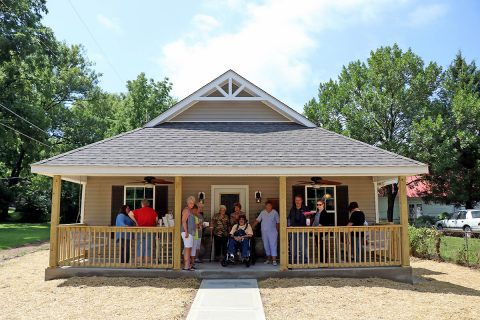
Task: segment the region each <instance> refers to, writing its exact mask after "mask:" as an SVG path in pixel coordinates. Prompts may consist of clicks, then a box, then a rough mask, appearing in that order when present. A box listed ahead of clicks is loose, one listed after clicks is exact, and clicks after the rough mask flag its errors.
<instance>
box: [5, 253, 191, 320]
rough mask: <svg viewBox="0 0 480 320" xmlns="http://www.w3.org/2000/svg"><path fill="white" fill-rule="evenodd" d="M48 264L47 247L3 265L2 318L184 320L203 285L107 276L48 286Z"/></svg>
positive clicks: (76, 279)
mask: <svg viewBox="0 0 480 320" xmlns="http://www.w3.org/2000/svg"><path fill="white" fill-rule="evenodd" d="M46 248H48V247H46ZM4 255H6V254H5V253H4ZM47 265H48V251H47V250H45V247H43V248H41V249H39V250H38V251H36V252H33V253H27V254H25V255H23V256H20V257H16V258H12V259H9V260H4V261H3V262H0V301H1V303H0V306H1V308H0V319H130V320H132V319H184V318H185V317H186V314H187V312H188V309H189V308H190V304H191V303H192V302H193V298H194V297H195V294H196V292H197V288H198V287H199V284H200V283H199V282H198V281H196V280H185V279H183V280H169V279H136V278H104V277H91V278H71V279H66V280H52V281H44V271H45V266H47Z"/></svg>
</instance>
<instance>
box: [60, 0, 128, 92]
mask: <svg viewBox="0 0 480 320" xmlns="http://www.w3.org/2000/svg"><path fill="white" fill-rule="evenodd" d="M68 3H70V6H71V7H72V9H73V11H74V12H75V14H76V15H77V17H78V19H79V20H80V22H81V23H82V24H83V26H84V27H85V29H86V30H87V32H88V33H89V34H90V37H92V39H93V42H95V44H96V45H97V47H98V49H100V51H101V53H102V54H103V56H104V57H105V60H107V62H108V64H109V65H110V68H112V70H113V71H114V72H115V74H116V76H117V77H118V79H119V80H120V81H121V82H122V83H124V82H125V81H124V80H123V78H122V77H121V76H120V73H118V71H117V69H116V68H115V67H114V66H113V64H112V63H111V62H110V60H109V59H108V57H107V55H106V54H105V52H104V51H103V49H102V47H101V46H100V44H99V43H98V41H97V39H95V37H94V35H93V33H92V32H91V31H90V29H89V28H88V26H87V24H86V23H85V21H84V20H83V19H82V17H81V16H80V13H78V11H77V9H75V6H74V5H73V3H72V1H71V0H68Z"/></svg>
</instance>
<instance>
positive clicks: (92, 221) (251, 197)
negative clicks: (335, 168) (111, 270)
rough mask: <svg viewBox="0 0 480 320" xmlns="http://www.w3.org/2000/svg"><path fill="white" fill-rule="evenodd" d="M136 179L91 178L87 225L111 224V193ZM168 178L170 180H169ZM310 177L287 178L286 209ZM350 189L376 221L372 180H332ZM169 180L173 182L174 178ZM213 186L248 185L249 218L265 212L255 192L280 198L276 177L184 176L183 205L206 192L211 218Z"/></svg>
mask: <svg viewBox="0 0 480 320" xmlns="http://www.w3.org/2000/svg"><path fill="white" fill-rule="evenodd" d="M141 179H142V177H140V178H138V177H137V178H135V177H118V178H117V177H89V178H88V183H87V188H86V194H85V217H84V222H85V223H86V224H89V225H109V224H110V210H111V209H110V206H111V192H112V186H114V185H126V184H129V182H131V181H136V180H141ZM167 179H168V178H167ZM309 179H310V177H298V178H288V179H287V207H288V208H290V207H291V206H292V185H294V184H296V183H297V181H300V180H309ZM329 179H331V180H336V181H340V182H342V184H343V185H347V186H348V193H349V195H348V198H349V201H357V202H358V204H359V206H360V208H361V209H362V210H363V211H364V212H365V215H366V217H367V221H368V222H369V223H373V222H375V194H374V189H373V182H372V178H371V177H329ZM168 180H171V181H173V178H169V179H168ZM212 185H248V186H249V192H248V201H249V217H250V218H253V217H255V216H256V214H257V213H258V212H260V211H261V210H262V207H263V204H262V203H256V202H255V194H254V192H255V191H256V190H260V191H261V192H262V202H264V201H265V200H266V199H268V198H278V178H276V177H225V178H221V177H220V178H215V177H211V178H210V177H185V178H184V179H183V198H184V199H183V202H184V200H185V199H186V198H187V197H188V196H190V195H193V196H195V197H197V196H198V192H200V191H203V192H205V197H206V199H205V216H206V217H207V218H209V217H210V216H211V186H212ZM173 206H174V191H173V185H169V192H168V208H169V210H173Z"/></svg>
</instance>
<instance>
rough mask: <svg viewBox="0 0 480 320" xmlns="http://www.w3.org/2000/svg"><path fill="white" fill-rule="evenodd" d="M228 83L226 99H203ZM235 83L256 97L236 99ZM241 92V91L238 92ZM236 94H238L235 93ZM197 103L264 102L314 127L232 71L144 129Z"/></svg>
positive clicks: (295, 120) (305, 119) (291, 117)
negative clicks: (210, 92)
mask: <svg viewBox="0 0 480 320" xmlns="http://www.w3.org/2000/svg"><path fill="white" fill-rule="evenodd" d="M226 81H228V84H229V92H228V95H227V96H226V97H205V96H204V95H205V93H206V92H208V91H210V90H212V89H213V88H215V89H217V90H218V88H217V87H218V86H221V84H224V83H225V82H226ZM233 81H235V82H236V83H237V84H239V85H240V87H243V88H242V90H248V91H251V92H252V93H254V94H255V95H257V97H237V96H236V95H234V94H233V93H232V92H231V91H232V82H233ZM237 91H238V90H236V91H235V93H237ZM220 92H221V93H222V94H224V93H225V91H224V90H223V89H222V90H221V91H220ZM239 92H241V91H239ZM237 94H238V93H237ZM198 101H264V102H266V103H268V104H269V106H270V107H271V108H272V109H274V110H275V111H277V112H279V113H281V114H282V115H284V116H286V117H287V118H288V119H290V120H292V121H294V122H296V123H299V124H301V125H304V126H306V127H311V128H314V127H316V125H315V124H314V123H312V122H311V121H310V120H308V119H307V118H305V117H304V116H302V115H301V114H299V113H298V112H296V111H295V110H293V109H291V108H290V107H288V106H287V105H286V104H284V103H283V102H281V101H280V100H278V99H276V98H274V97H273V96H271V95H270V94H268V93H266V92H265V91H263V90H262V89H260V88H259V87H257V86H256V85H254V84H253V83H251V82H250V81H248V80H247V79H245V78H243V77H242V76H240V75H239V74H238V73H236V72H235V71H233V70H228V71H227V72H225V73H224V74H222V75H220V76H219V77H217V78H216V79H214V80H213V81H211V82H209V83H207V84H206V85H204V86H203V87H201V88H200V89H198V90H197V91H195V92H194V93H192V94H191V95H189V96H187V97H186V98H184V99H183V100H181V101H180V102H178V103H177V104H176V105H174V106H173V107H172V108H170V109H168V110H167V111H165V112H164V113H162V114H160V115H159V116H158V117H156V118H155V119H153V120H151V121H149V122H148V123H147V124H146V125H145V126H144V127H155V126H156V125H159V124H161V123H163V122H167V121H169V120H171V119H172V118H173V117H175V116H176V115H178V114H180V113H182V112H184V111H185V110H186V109H187V108H188V107H189V106H190V105H191V104H193V103H196V102H198Z"/></svg>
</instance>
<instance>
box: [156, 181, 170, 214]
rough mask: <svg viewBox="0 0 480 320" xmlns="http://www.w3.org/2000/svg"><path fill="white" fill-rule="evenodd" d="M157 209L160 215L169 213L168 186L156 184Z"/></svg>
mask: <svg viewBox="0 0 480 320" xmlns="http://www.w3.org/2000/svg"><path fill="white" fill-rule="evenodd" d="M155 211H157V214H158V216H159V217H163V216H164V215H165V214H167V213H168V186H155Z"/></svg>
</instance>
